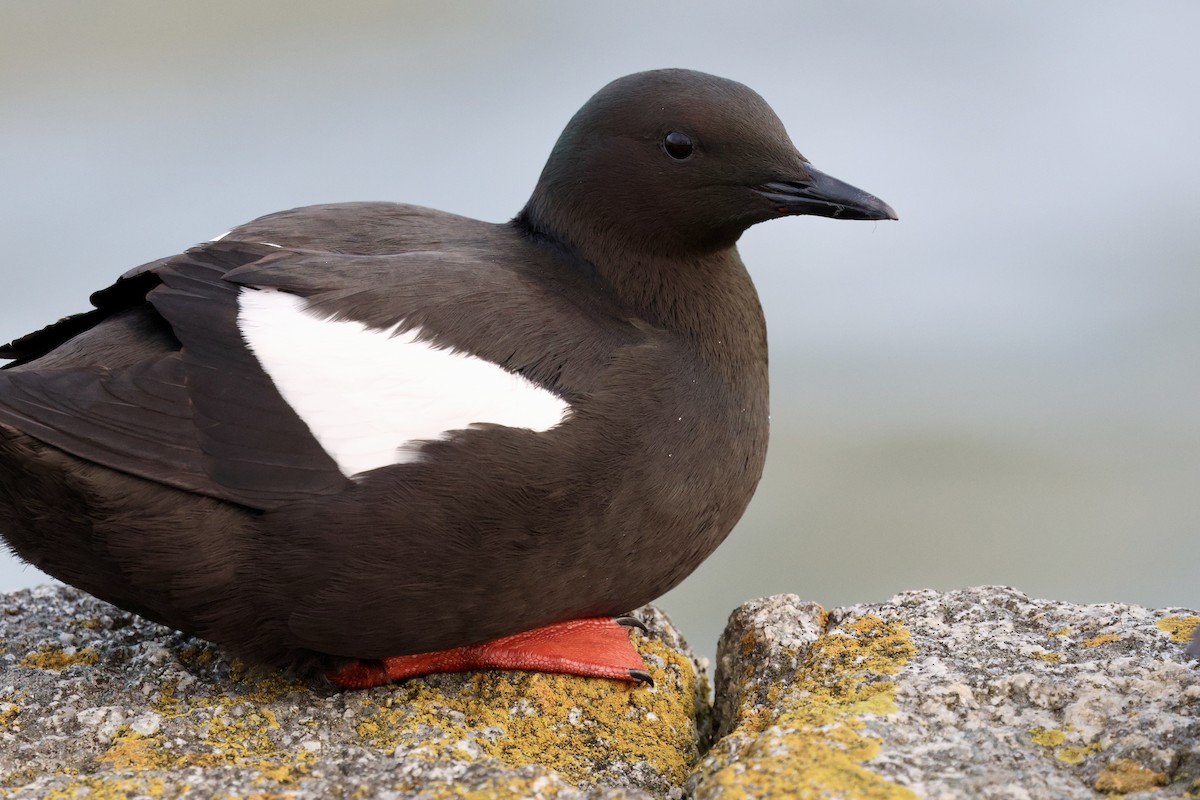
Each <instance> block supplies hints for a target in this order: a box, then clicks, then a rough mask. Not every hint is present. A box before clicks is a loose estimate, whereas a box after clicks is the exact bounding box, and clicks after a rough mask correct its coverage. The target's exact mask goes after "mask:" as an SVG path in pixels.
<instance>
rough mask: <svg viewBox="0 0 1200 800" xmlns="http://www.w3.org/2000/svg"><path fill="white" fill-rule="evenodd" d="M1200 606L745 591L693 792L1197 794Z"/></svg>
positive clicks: (998, 595)
mask: <svg viewBox="0 0 1200 800" xmlns="http://www.w3.org/2000/svg"><path fill="white" fill-rule="evenodd" d="M1198 624H1200V616H1198V615H1197V614H1196V612H1194V611H1186V610H1183V609H1165V610H1160V611H1149V610H1147V609H1144V608H1139V607H1136V606H1127V605H1117V604H1103V605H1088V606H1081V605H1072V604H1069V603H1055V602H1049V601H1042V600H1031V599H1030V598H1028V597H1027V596H1025V595H1023V594H1021V593H1020V592H1017V591H1015V590H1012V589H1006V588H996V587H991V588H981V589H970V590H965V591H959V592H946V593H939V592H933V591H918V592H907V593H904V594H901V595H898V596H897V597H895V598H893V599H892V601H891V602H889V603H885V604H880V605H871V606H853V607H850V608H843V609H836V610H834V611H830V612H828V613H825V612H824V611H823V610H822V609H821V607H820V606H817V605H815V604H812V603H805V602H803V601H801V600H800V599H799V598H798V597H795V596H794V595H782V596H778V597H772V598H768V599H766V600H759V601H754V602H751V603H747V604H745V605H744V606H742V607H741V608H739V609H738V610H737V611H736V612H734V614H733V616H732V617H731V619H730V624H729V626H728V627H727V628H726V630H725V633H724V635H723V636H722V639H721V644H720V650H719V653H718V666H717V677H716V690H717V710H718V718H719V720H720V733H721V734H722V735H723V736H724V738H722V739H721V740H720V741H719V742H718V743H717V745H716V746H715V747H714V748H713V749H712V750H711V751H710V752H709V753H708V755H707V756H706V757H705V758H704V760H703V761H702V762H701V764H700V765H699V766H698V768H697V769H696V770H695V772H694V774H693V775H692V777H691V779H690V780H689V784H688V786H689V789H690V791H691V792H692V793H693V794H694V796H695V797H696V798H697V800H712V799H713V798H733V797H737V798H742V797H794V798H808V797H814V798H815V797H823V798H916V797H921V798H928V799H929V800H941V799H942V798H962V797H971V798H997V800H999V798H1005V799H1010V798H1011V800H1023V799H1024V798H1096V797H1102V796H1105V795H1123V796H1125V797H1127V798H1151V797H1154V798H1160V797H1162V798H1165V797H1200V669H1197V667H1198V666H1200V665H1197V663H1196V661H1195V660H1194V659H1193V658H1192V657H1191V656H1189V655H1188V654H1187V653H1186V652H1185V648H1186V646H1187V642H1188V640H1189V639H1190V637H1191V635H1192V631H1193V629H1195V628H1196V626H1197V625H1198Z"/></svg>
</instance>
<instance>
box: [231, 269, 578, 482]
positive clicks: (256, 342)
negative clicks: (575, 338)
mask: <svg viewBox="0 0 1200 800" xmlns="http://www.w3.org/2000/svg"><path fill="white" fill-rule="evenodd" d="M238 306H239V310H238V328H239V329H240V330H241V334H242V338H243V339H244V340H245V342H246V344H247V345H248V346H249V348H250V351H251V352H252V353H254V356H255V357H256V358H257V359H258V362H259V364H261V365H262V368H263V370H264V371H265V372H266V373H267V375H268V376H269V377H270V378H271V381H272V382H273V383H274V384H275V386H276V388H278V390H279V393H280V394H281V395H282V396H283V399H284V400H286V401H287V403H288V405H290V406H291V407H292V409H293V410H295V412H296V413H297V414H298V415H299V416H300V418H301V419H302V420H304V422H305V424H307V425H308V428H309V430H310V431H312V434H313V436H314V437H316V440H317V441H318V442H319V443H320V445H321V447H322V448H324V450H325V452H327V453H329V455H330V457H332V458H333V460H334V461H336V462H337V465H338V468H339V469H340V470H341V471H342V473H343V474H344V475H346V476H347V477H349V476H351V475H356V474H358V473H360V472H365V471H367V470H369V469H375V468H377V467H382V466H386V465H388V464H402V463H409V462H414V461H419V460H420V458H421V454H420V443H421V442H422V441H426V440H430V439H444V438H446V437H447V436H448V435H449V433H450V432H451V431H456V430H462V429H463V428H467V427H469V426H470V425H472V424H474V423H494V424H497V425H506V426H509V427H512V428H529V429H531V430H534V431H546V430H549V429H550V428H553V427H554V426H556V425H558V424H560V423H561V422H562V421H563V420H564V419H565V417H566V415H567V412H569V411H570V405H569V404H568V403H567V402H566V401H565V400H563V399H562V398H561V397H558V396H557V395H555V394H554V393H553V392H549V391H547V390H546V389H544V388H542V387H541V386H538V385H537V384H535V383H533V382H532V381H529V380H527V379H526V378H523V377H522V376H520V375H517V374H515V373H512V372H508V371H507V370H505V369H503V368H502V367H500V366H499V365H497V364H494V363H492V362H490V361H486V360H484V359H481V358H476V357H475V356H471V355H468V354H466V353H463V352H461V351H457V350H453V349H450V348H442V347H437V346H435V345H432V344H430V343H428V342H421V341H417V336H418V335H419V333H420V331H419V330H417V329H413V330H410V331H407V332H404V333H396V329H395V328H392V329H391V330H379V329H376V328H369V327H367V326H366V325H363V324H362V323H360V322H354V321H351V320H334V319H322V318H321V317H318V316H315V315H314V314H312V313H310V312H309V311H308V310H307V309H306V307H305V302H304V300H303V298H300V297H297V296H296V295H292V294H287V293H285V292H279V291H275V290H273V289H250V288H244V289H242V290H241V293H240V294H239V296H238Z"/></svg>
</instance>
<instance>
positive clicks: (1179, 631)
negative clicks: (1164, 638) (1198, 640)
mask: <svg viewBox="0 0 1200 800" xmlns="http://www.w3.org/2000/svg"><path fill="white" fill-rule="evenodd" d="M1154 624H1155V625H1157V626H1158V629H1159V630H1160V631H1162V632H1163V633H1166V634H1169V635H1170V637H1171V641H1173V642H1187V641H1189V640H1190V639H1191V638H1192V631H1194V630H1196V628H1197V627H1200V617H1196V616H1190V617H1164V618H1162V619H1160V620H1159V621H1158V622H1156V623H1154Z"/></svg>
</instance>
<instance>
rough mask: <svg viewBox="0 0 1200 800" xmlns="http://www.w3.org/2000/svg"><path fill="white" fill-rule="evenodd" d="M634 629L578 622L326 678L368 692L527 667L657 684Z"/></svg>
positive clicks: (604, 620) (623, 622) (351, 668)
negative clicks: (436, 677)
mask: <svg viewBox="0 0 1200 800" xmlns="http://www.w3.org/2000/svg"><path fill="white" fill-rule="evenodd" d="M630 625H633V626H636V627H639V628H644V626H643V625H642V624H641V623H640V622H638V621H637V620H635V619H633V618H632V617H621V618H620V619H619V620H618V619H613V618H612V617H591V618H589V619H573V620H568V621H566V622H557V623H555V624H553V625H547V626H545V627H544V628H535V629H533V630H531V631H525V632H523V633H516V634H513V635H512V636H504V637H502V638H500V639H493V640H492V641H490V642H484V643H483V644H476V645H471V646H469V647H454V648H451V649H449V650H435V651H434V652H432V653H417V654H416V655H411V656H392V657H390V658H385V659H383V660H381V661H352V662H350V663H349V664H347V665H346V666H344V667H342V668H341V669H339V670H338V671H337V672H331V673H329V674H328V675H326V676H325V677H326V678H327V679H328V680H329V681H330V683H333V684H336V685H338V686H344V687H346V688H348V689H366V688H369V687H371V686H380V685H382V684H385V683H390V682H392V681H395V680H399V679H400V678H413V677H416V676H417V675H428V674H429V673H431V672H466V671H467V670H472V669H527V670H533V671H535V672H564V673H566V674H568V675H585V676H588V677H593V678H615V679H616V680H621V681H634V682H641V683H649V684H651V685H653V683H654V682H653V681H652V680H650V673H648V672H647V671H646V662H644V661H642V657H641V656H640V655H638V652H637V650H635V649H634V648H633V644H632V643H630V641H629V632H628V627H627V626H630Z"/></svg>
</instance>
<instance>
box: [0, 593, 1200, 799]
mask: <svg viewBox="0 0 1200 800" xmlns="http://www.w3.org/2000/svg"><path fill="white" fill-rule="evenodd" d="M637 613H638V616H640V617H641V618H642V619H643V620H645V621H646V622H647V624H648V625H649V627H650V629H651V634H650V636H648V637H646V636H642V635H641V634H636V637H637V638H636V643H637V645H638V648H639V649H640V650H641V652H642V653H643V655H644V656H645V658H646V661H647V663H648V665H649V667H650V671H651V674H652V675H653V677H654V680H655V682H656V688H654V689H646V688H640V689H639V688H633V687H630V686H626V685H624V684H618V683H616V682H612V681H601V680H591V679H583V678H570V677H564V676H555V675H538V674H529V673H519V672H481V673H470V674H465V675H441V676H432V677H429V678H425V679H417V680H410V681H405V682H402V683H399V684H394V685H392V686H387V687H381V688H377V689H372V690H368V691H345V692H343V691H337V690H335V689H333V688H331V687H328V686H324V685H319V684H315V683H314V682H311V681H310V682H301V681H296V680H291V679H288V678H286V677H284V676H281V675H278V674H267V673H258V672H255V671H252V670H248V669H247V668H245V667H244V666H242V665H240V664H238V663H237V662H236V661H235V662H230V661H227V660H226V659H225V658H224V657H223V656H222V655H221V654H220V652H219V651H218V650H216V649H215V648H214V647H212V646H210V645H208V644H205V643H204V642H200V641H197V640H195V639H191V638H189V637H187V636H184V635H182V634H178V633H174V632H172V631H169V630H167V629H165V628H162V627H159V626H157V625H154V624H152V623H149V622H146V621H144V620H142V619H139V618H137V617H134V616H131V615H129V614H125V613H123V612H120V611H117V610H115V609H113V608H112V607H111V606H108V605H106V604H104V603H101V602H99V601H97V600H94V599H91V598H89V597H87V596H86V595H83V594H81V593H79V592H77V591H75V590H73V589H67V588H61V587H43V588H40V589H34V590H32V591H26V592H18V593H15V594H11V595H0V673H2V674H0V796H3V797H13V798H43V797H45V798H89V799H90V800H112V799H113V798H152V797H153V798H159V797H162V798H172V797H203V798H209V797H232V798H256V800H265V799H266V798H271V799H272V800H306V799H307V798H367V797H378V798H429V799H430V800H434V799H438V800H440V799H441V798H470V799H471V800H484V799H485V798H497V799H500V800H502V799H503V798H562V799H563V800H582V799H583V798H588V799H591V798H682V797H685V796H691V797H695V798H697V800H711V799H712V798H810V797H813V798H815V797H822V798H864V799H868V800H869V799H871V798H915V797H922V798H929V800H941V798H1004V799H1005V800H1010V799H1011V800H1018V799H1023V798H1031V799H1032V800H1040V798H1047V799H1050V798H1096V797H1103V796H1124V797H1127V798H1130V799H1131V800H1132V799H1134V798H1166V797H1180V798H1182V797H1193V798H1200V662H1197V660H1196V659H1195V658H1194V657H1193V656H1191V655H1189V653H1188V651H1187V648H1188V647H1189V642H1190V641H1191V639H1192V637H1193V635H1194V631H1195V630H1196V629H1197V626H1198V625H1200V615H1197V614H1196V613H1195V612H1193V611H1186V610H1183V609H1164V610H1159V611H1149V610H1146V609H1142V608H1138V607H1134V606H1123V605H1113V604H1109V605H1093V606H1079V605H1071V604H1067V603H1055V602H1049V601H1042V600H1031V599H1029V598H1028V597H1026V596H1025V595H1023V594H1021V593H1019V592H1016V591H1014V590H1012V589H1006V588H982V589H971V590H965V591H961V592H947V593H938V592H931V591H928V592H908V593H905V594H902V595H899V596H897V597H896V598H894V599H893V600H892V601H891V602H890V603H885V604H879V605H871V606H854V607H851V608H845V609H836V610H833V611H830V612H826V611H825V610H823V609H822V608H821V607H820V606H818V605H816V604H814V603H806V602H803V601H801V600H799V598H797V597H795V596H794V595H782V596H778V597H772V598H768V599H765V600H757V601H753V602H751V603H747V604H745V605H744V606H742V607H741V608H739V609H738V610H737V611H736V612H734V614H733V616H732V617H731V620H730V624H729V627H728V628H727V629H726V631H725V634H724V636H723V637H722V641H721V649H720V657H719V665H718V669H717V686H716V689H717V691H716V701H715V715H716V725H717V726H718V730H717V731H715V732H716V733H719V734H720V735H721V737H722V738H721V739H720V740H719V741H718V742H717V743H716V744H715V745H714V746H713V747H712V749H711V750H709V751H708V752H707V754H706V755H704V756H703V757H702V756H701V753H702V752H703V751H704V749H705V747H706V745H707V743H708V742H709V741H710V739H711V738H712V736H711V735H712V734H713V733H714V731H713V729H712V726H713V724H714V722H713V709H711V708H710V707H709V705H708V703H707V700H706V694H707V686H706V682H705V680H704V676H703V672H702V671H701V670H700V669H699V668H698V666H697V664H696V663H695V660H694V658H693V657H692V655H691V651H690V650H689V649H688V647H687V645H686V644H685V643H684V642H683V641H682V639H681V638H680V637H679V635H678V633H676V632H675V631H674V629H673V628H672V626H671V624H670V622H669V620H667V619H666V617H665V616H663V615H662V613H661V612H659V611H657V610H655V609H653V608H650V607H647V608H644V609H641V610H639V611H638V612H637ZM697 762H698V763H697Z"/></svg>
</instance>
